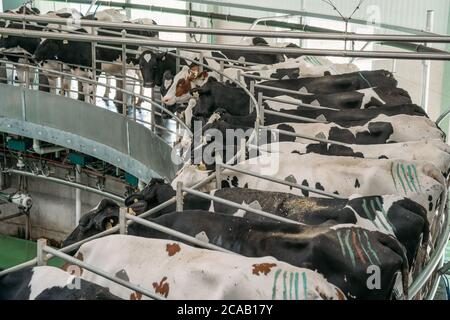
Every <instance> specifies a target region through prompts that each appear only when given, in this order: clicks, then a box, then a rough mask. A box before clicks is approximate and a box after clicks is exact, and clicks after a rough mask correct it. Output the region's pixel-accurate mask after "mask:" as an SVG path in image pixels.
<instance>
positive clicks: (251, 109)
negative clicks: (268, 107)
mask: <svg viewBox="0 0 450 320" xmlns="http://www.w3.org/2000/svg"><path fill="white" fill-rule="evenodd" d="M250 93H251V94H252V96H254V95H255V80H252V81H250ZM255 107H256V108H257V107H258V106H254V105H253V101H252V100H251V99H250V113H252V112H253V110H254V108H255Z"/></svg>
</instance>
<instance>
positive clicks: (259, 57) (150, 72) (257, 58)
mask: <svg viewBox="0 0 450 320" xmlns="http://www.w3.org/2000/svg"><path fill="white" fill-rule="evenodd" d="M260 43H262V42H258V40H257V41H256V44H254V45H255V46H257V45H260ZM170 52H171V53H175V51H174V50H173V51H170ZM180 55H181V56H183V57H187V58H190V59H195V58H197V59H198V58H199V57H200V55H199V54H193V53H192V52H189V51H181V52H180ZM201 55H202V56H203V57H204V58H205V59H204V60H203V62H204V63H205V62H206V64H208V65H209V64H211V66H212V67H214V68H216V69H219V68H220V64H219V63H218V62H217V61H215V60H213V59H207V58H208V57H214V58H222V59H231V60H240V59H241V60H242V58H244V59H245V61H247V62H254V63H260V64H264V65H271V64H276V63H279V62H281V61H284V58H283V57H281V56H280V55H274V54H255V53H254V52H239V51H232V50H231V51H230V50H222V51H206V50H204V51H201ZM176 61H177V58H176V57H174V56H173V55H170V54H167V52H154V51H152V50H146V51H144V52H142V53H141V55H140V57H139V68H140V70H141V73H142V77H143V78H144V85H145V87H148V88H153V87H154V86H158V87H159V86H161V84H162V82H163V74H164V72H166V71H167V70H169V71H170V72H171V73H172V74H173V75H176V74H177V71H178V70H177V69H176ZM191 64H192V61H190V60H186V59H183V58H181V59H180V65H181V66H190V65H191ZM230 66H232V64H228V63H226V64H225V67H230Z"/></svg>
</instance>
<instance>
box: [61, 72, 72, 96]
mask: <svg viewBox="0 0 450 320" xmlns="http://www.w3.org/2000/svg"><path fill="white" fill-rule="evenodd" d="M70 84H71V80H70V78H67V77H64V76H63V77H61V90H60V94H61V95H62V96H65V95H66V93H67V96H70V89H71V88H70Z"/></svg>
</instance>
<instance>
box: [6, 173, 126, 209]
mask: <svg viewBox="0 0 450 320" xmlns="http://www.w3.org/2000/svg"><path fill="white" fill-rule="evenodd" d="M5 172H6V173H13V174H18V175H21V176H25V177H30V178H36V179H42V180H46V181H50V182H54V183H58V184H62V185H65V186H68V187H72V188H77V189H80V190H83V191H87V192H92V193H95V194H98V195H101V196H104V197H107V198H109V199H112V200H115V201H117V202H120V203H124V201H125V199H124V198H122V197H120V196H117V195H115V194H112V193H109V192H105V191H101V190H98V189H95V188H92V187H88V186H85V185H82V184H79V183H75V182H71V181H66V180H62V179H59V178H54V177H47V176H44V175H37V174H33V173H31V172H26V171H21V170H16V169H7V170H6V171H5Z"/></svg>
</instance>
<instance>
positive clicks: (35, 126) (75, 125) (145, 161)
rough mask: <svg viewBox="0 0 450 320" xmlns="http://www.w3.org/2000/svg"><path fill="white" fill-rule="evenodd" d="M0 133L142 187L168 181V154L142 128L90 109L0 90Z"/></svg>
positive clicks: (65, 100) (22, 90)
mask: <svg viewBox="0 0 450 320" xmlns="http://www.w3.org/2000/svg"><path fill="white" fill-rule="evenodd" d="M0 97H1V99H0V131H2V132H7V133H10V134H17V135H21V136H25V137H28V138H33V139H38V140H41V141H45V142H49V143H53V144H56V145H58V146H62V147H65V148H68V149H71V150H75V151H78V152H81V153H84V154H87V155H90V156H93V157H95V158H98V159H100V160H103V161H105V162H107V163H110V164H112V165H114V166H117V167H118V168H120V169H122V170H124V171H126V172H128V173H130V174H132V175H133V176H135V177H137V178H138V179H140V180H142V181H143V182H146V183H148V182H149V181H150V180H151V179H152V178H166V179H168V180H169V181H171V180H172V179H173V178H174V177H175V174H176V172H177V170H178V168H177V167H176V165H175V164H173V161H169V160H170V159H171V153H172V148H171V147H170V146H169V145H168V144H167V143H166V142H165V141H164V140H162V139H161V138H160V137H158V136H157V135H156V134H155V133H153V132H152V131H151V130H149V129H147V128H146V127H144V126H143V125H140V124H138V123H136V122H134V121H133V120H132V119H128V118H126V117H124V116H122V115H120V114H117V113H114V112H111V111H108V110H105V109H102V108H97V107H95V106H93V105H91V104H88V103H85V102H82V101H78V100H74V99H69V98H65V97H62V96H58V95H53V94H49V93H44V92H39V91H34V90H28V89H25V88H23V87H13V86H8V85H3V84H0Z"/></svg>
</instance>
